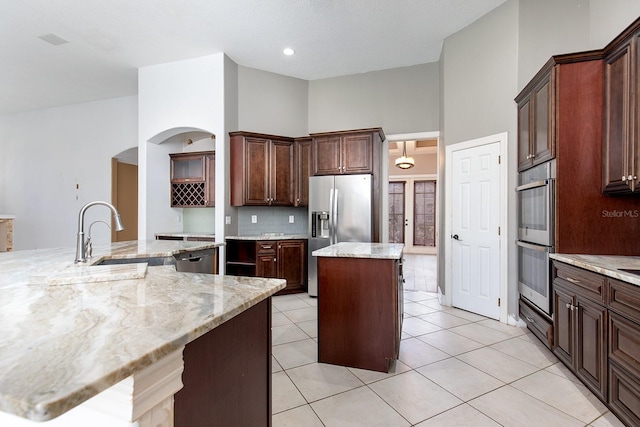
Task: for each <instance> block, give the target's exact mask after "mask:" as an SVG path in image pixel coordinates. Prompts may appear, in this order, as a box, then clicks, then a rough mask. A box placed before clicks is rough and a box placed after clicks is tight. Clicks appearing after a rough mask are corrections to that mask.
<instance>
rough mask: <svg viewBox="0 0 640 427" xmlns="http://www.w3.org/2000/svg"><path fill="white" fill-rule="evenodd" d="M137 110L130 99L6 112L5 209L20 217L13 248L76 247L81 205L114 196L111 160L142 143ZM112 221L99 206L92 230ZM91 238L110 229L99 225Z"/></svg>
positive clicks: (2, 132) (0, 168) (0, 187)
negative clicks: (138, 137)
mask: <svg viewBox="0 0 640 427" xmlns="http://www.w3.org/2000/svg"><path fill="white" fill-rule="evenodd" d="M136 111H137V99H136V97H135V96H131V97H124V98H114V99H107V100H102V101H96V102H89V103H84V104H76V105H69V106H63V107H56V108H49V109H43V110H36V111H31V112H26V113H20V114H13V115H7V116H0V152H1V153H2V156H0V213H3V214H11V215H15V216H16V219H15V221H14V234H13V235H14V250H24V249H36V248H47V247H73V246H75V243H76V234H77V224H78V213H79V211H80V208H81V207H82V206H84V205H85V204H86V203H88V202H90V201H94V200H104V201H108V202H110V201H111V157H113V156H115V155H116V154H118V153H120V152H122V151H124V150H126V149H128V148H131V147H135V146H136V145H137V120H136V116H137V113H136ZM76 185H77V186H78V187H79V188H77V189H76ZM110 218H111V214H110V211H109V210H108V209H107V208H106V207H102V206H95V207H92V208H91V209H89V210H88V211H87V214H86V221H85V222H86V228H85V233H86V232H88V228H89V225H90V224H91V222H93V221H96V220H104V221H107V222H109V223H110ZM125 227H126V224H125ZM92 238H93V240H94V242H95V243H96V244H100V243H102V244H104V243H108V242H110V241H111V234H110V231H109V229H108V228H107V227H106V226H105V225H104V224H101V223H97V224H96V225H94V227H93V228H92Z"/></svg>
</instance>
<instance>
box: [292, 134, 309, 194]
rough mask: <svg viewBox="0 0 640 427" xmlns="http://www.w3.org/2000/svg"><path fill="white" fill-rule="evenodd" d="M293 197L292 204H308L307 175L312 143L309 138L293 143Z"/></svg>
mask: <svg viewBox="0 0 640 427" xmlns="http://www.w3.org/2000/svg"><path fill="white" fill-rule="evenodd" d="M294 164H295V166H294V170H295V195H294V196H295V198H294V206H308V205H309V177H310V176H311V168H312V167H313V145H312V143H311V140H310V139H307V140H303V141H296V143H295V161H294Z"/></svg>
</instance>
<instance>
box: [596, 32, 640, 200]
mask: <svg viewBox="0 0 640 427" xmlns="http://www.w3.org/2000/svg"><path fill="white" fill-rule="evenodd" d="M639 22H640V20H639V21H636V23H635V24H634V25H632V26H631V27H629V28H628V29H627V30H625V31H624V32H623V33H622V34H621V35H620V36H619V37H618V38H616V39H615V40H614V41H613V42H611V43H610V44H609V45H608V46H607V47H606V48H605V62H604V64H605V65H604V132H603V141H602V153H603V158H602V191H603V193H605V194H637V193H639V192H640V180H639V178H640V165H638V151H640V129H639V126H640V118H639V117H638V115H639V114H640V93H639V90H640V88H639V86H640V62H639V60H640V52H639V50H640V47H639V45H640V23H639Z"/></svg>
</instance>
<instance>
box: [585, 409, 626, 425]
mask: <svg viewBox="0 0 640 427" xmlns="http://www.w3.org/2000/svg"><path fill="white" fill-rule="evenodd" d="M589 426H592V427H624V424H623V423H622V421H620V420H619V419H618V418H617V417H616V416H615V415H613V414H612V413H611V412H607V413H606V414H604V415H602V416H601V417H600V418H598V419H597V420H595V421H594V422H592V423H591V424H589Z"/></svg>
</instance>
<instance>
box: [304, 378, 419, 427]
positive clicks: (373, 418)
mask: <svg viewBox="0 0 640 427" xmlns="http://www.w3.org/2000/svg"><path fill="white" fill-rule="evenodd" d="M311 407H312V408H313V410H314V411H315V412H316V414H318V416H319V417H320V420H321V421H322V422H323V424H324V425H325V426H326V427H345V426H367V427H373V426H379V427H396V426H397V427H404V426H409V425H410V424H409V423H408V422H407V420H405V419H404V418H402V417H401V416H400V415H399V414H398V413H397V412H396V411H395V410H393V408H391V407H390V406H389V405H388V404H387V403H385V402H384V400H382V399H381V398H380V397H379V396H378V395H376V394H375V393H374V392H372V391H371V390H370V389H369V388H367V387H359V388H357V389H355V390H351V391H348V392H346V393H341V394H339V395H336V396H332V397H329V398H327V399H323V400H319V401H317V402H313V403H312V404H311Z"/></svg>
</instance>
